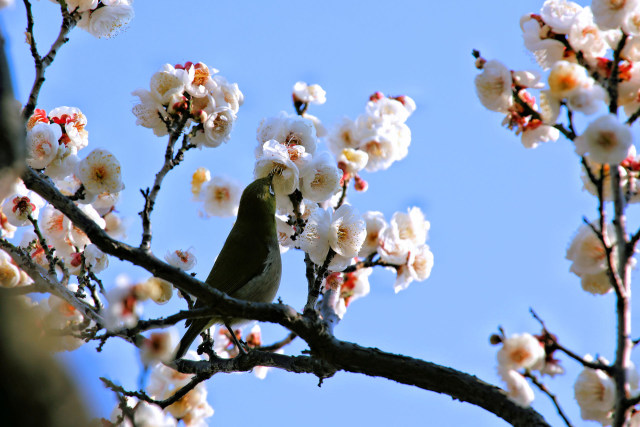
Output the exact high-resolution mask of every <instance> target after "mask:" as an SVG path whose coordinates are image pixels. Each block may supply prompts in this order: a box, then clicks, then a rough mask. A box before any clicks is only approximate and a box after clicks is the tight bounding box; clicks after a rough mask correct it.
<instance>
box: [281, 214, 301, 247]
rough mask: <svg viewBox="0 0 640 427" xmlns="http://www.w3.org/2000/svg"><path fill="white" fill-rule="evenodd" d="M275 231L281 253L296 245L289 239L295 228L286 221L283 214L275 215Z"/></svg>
mask: <svg viewBox="0 0 640 427" xmlns="http://www.w3.org/2000/svg"><path fill="white" fill-rule="evenodd" d="M276 231H277V233H278V243H279V244H280V253H281V254H283V253H285V252H287V251H288V250H289V249H291V248H294V247H295V246H296V245H295V243H296V242H294V241H293V240H291V237H292V236H293V235H294V234H295V228H294V227H293V226H292V225H289V224H288V223H287V217H286V216H285V215H276Z"/></svg>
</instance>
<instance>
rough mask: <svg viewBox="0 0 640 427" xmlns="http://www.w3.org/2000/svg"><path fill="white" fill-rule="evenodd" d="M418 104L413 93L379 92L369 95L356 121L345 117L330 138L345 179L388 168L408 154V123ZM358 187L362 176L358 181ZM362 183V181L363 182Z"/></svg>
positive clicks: (409, 140)
mask: <svg viewBox="0 0 640 427" xmlns="http://www.w3.org/2000/svg"><path fill="white" fill-rule="evenodd" d="M415 109H416V104H415V102H414V101H413V99H411V98H410V97H409V96H406V95H401V96H397V97H389V96H385V95H384V94H382V93H381V92H376V93H374V94H373V95H371V97H370V98H369V102H367V105H366V108H365V113H363V114H361V115H360V116H358V117H357V118H356V119H355V120H351V119H349V118H344V119H343V121H342V123H341V124H340V125H339V126H337V127H336V128H335V129H334V130H333V132H331V134H330V135H329V137H328V140H329V147H330V149H331V151H332V152H333V154H334V155H335V156H336V158H337V159H338V162H339V165H340V168H341V169H342V170H343V172H344V176H345V179H350V178H351V177H353V178H356V177H358V172H360V171H361V170H362V169H365V170H367V171H369V172H374V171H379V170H385V169H388V168H389V167H390V166H391V165H392V164H393V162H395V161H398V160H402V159H404V158H405V157H406V156H407V153H408V150H409V145H410V144H411V130H410V129H409V127H408V126H407V125H406V123H405V122H406V121H407V119H408V118H409V116H410V115H411V114H412V113H413V112H414V111H415ZM355 184H356V186H358V179H357V178H356V182H355ZM360 185H362V184H360Z"/></svg>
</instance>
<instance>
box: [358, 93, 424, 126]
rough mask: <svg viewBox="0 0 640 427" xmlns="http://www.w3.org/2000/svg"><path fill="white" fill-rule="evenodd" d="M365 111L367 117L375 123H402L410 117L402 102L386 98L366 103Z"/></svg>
mask: <svg viewBox="0 0 640 427" xmlns="http://www.w3.org/2000/svg"><path fill="white" fill-rule="evenodd" d="M414 105H415V104H414ZM365 110H366V112H367V116H369V117H372V118H374V119H375V120H376V121H390V122H392V123H404V122H406V121H407V119H408V118H409V115H411V113H410V112H409V110H408V109H407V108H405V106H404V104H402V102H400V101H398V100H397V99H392V98H387V97H382V98H380V99H375V100H372V101H369V102H367V105H366V108H365Z"/></svg>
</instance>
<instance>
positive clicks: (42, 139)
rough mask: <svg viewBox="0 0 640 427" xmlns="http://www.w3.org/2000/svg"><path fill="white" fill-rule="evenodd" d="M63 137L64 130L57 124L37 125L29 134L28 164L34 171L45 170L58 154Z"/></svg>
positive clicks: (27, 139)
mask: <svg viewBox="0 0 640 427" xmlns="http://www.w3.org/2000/svg"><path fill="white" fill-rule="evenodd" d="M61 136H62V130H61V129H60V126H58V125H57V124H55V123H54V124H49V123H42V122H40V123H37V124H36V125H35V126H34V127H33V128H31V129H30V130H29V131H28V132H27V137H26V145H27V159H26V161H27V164H28V165H29V166H31V167H32V168H34V169H43V168H45V167H46V166H47V165H48V164H49V163H51V162H52V161H53V159H55V157H56V155H57V154H58V147H59V146H60V144H59V142H58V140H59V139H60V137H61Z"/></svg>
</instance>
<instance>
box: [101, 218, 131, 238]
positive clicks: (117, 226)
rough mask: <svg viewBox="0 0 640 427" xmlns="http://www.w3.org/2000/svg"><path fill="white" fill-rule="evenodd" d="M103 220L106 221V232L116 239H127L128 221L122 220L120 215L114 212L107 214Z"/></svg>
mask: <svg viewBox="0 0 640 427" xmlns="http://www.w3.org/2000/svg"><path fill="white" fill-rule="evenodd" d="M102 219H104V222H105V227H104V231H105V233H107V234H108V235H109V236H111V237H112V238H114V239H121V240H122V239H124V238H125V237H127V225H128V221H127V219H124V220H123V219H122V218H121V217H120V215H118V214H117V213H114V212H108V213H106V214H105V215H104V216H103V217H102Z"/></svg>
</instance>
